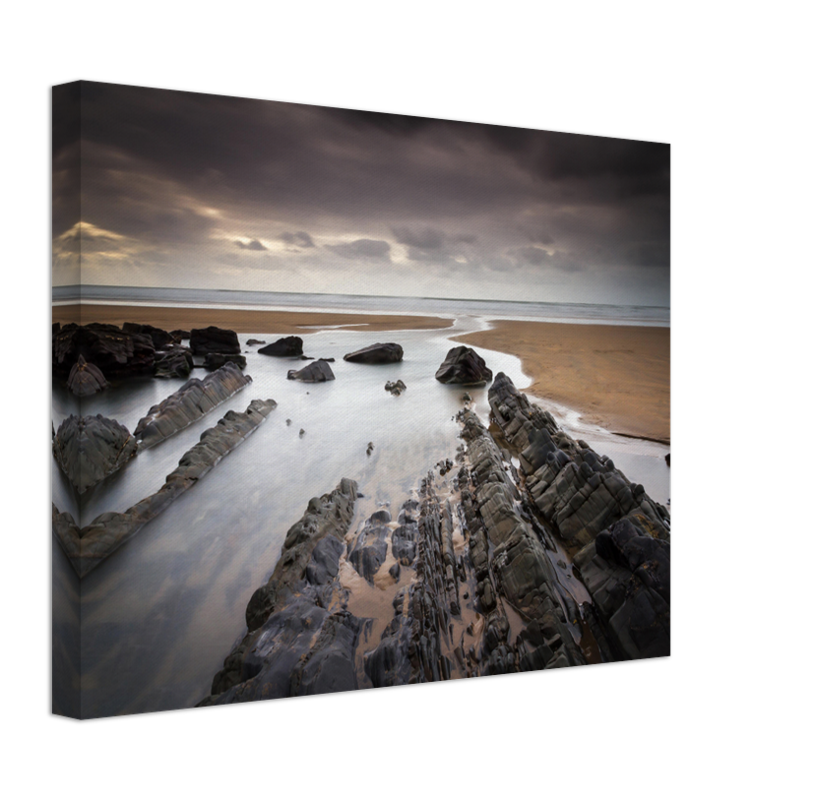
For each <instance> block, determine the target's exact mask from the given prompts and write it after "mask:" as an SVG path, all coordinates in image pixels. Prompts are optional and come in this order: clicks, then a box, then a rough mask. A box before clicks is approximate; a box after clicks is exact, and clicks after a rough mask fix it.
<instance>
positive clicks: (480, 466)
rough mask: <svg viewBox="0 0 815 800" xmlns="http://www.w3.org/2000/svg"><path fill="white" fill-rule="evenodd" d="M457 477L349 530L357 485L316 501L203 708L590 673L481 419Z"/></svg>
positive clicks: (470, 419) (574, 626)
mask: <svg viewBox="0 0 815 800" xmlns="http://www.w3.org/2000/svg"><path fill="white" fill-rule="evenodd" d="M461 419H462V422H463V427H464V430H463V437H464V439H465V442H466V444H467V446H466V452H464V453H463V455H462V456H461V458H463V460H464V464H463V465H462V466H461V468H460V470H459V472H458V475H457V476H456V477H455V478H454V479H452V480H448V481H443V482H442V483H437V480H436V478H435V476H434V475H433V473H430V474H428V475H427V476H426V477H425V478H424V479H423V480H422V482H421V486H420V489H419V491H418V496H417V497H411V498H408V499H406V500H405V501H404V503H403V504H402V506H401V508H400V510H399V513H398V515H397V519H396V520H395V521H394V520H393V519H392V516H391V514H390V512H389V511H388V510H387V509H379V510H378V511H375V512H374V513H373V514H371V515H370V516H369V518H368V519H367V520H365V521H363V522H362V523H361V524H360V525H359V526H358V527H356V529H355V530H354V529H353V528H352V527H351V524H350V523H351V520H352V517H353V501H354V498H355V497H356V486H355V484H353V482H352V481H343V483H342V484H341V485H340V486H339V487H337V489H335V490H334V492H332V493H331V494H329V495H324V496H323V497H322V498H319V499H318V498H315V499H313V500H311V501H310V503H309V507H308V509H307V511H306V513H305V514H304V516H303V518H302V519H301V520H300V521H299V522H297V523H296V524H295V525H294V526H293V527H292V528H291V529H290V530H289V532H288V534H287V536H286V540H285V542H284V544H283V549H282V553H281V556H280V560H279V561H278V563H277V566H276V567H275V570H274V572H273V574H272V577H271V578H270V580H269V581H268V582H267V583H266V584H265V585H264V586H263V587H261V588H260V589H258V590H257V591H256V592H255V594H254V595H253V596H252V599H251V600H250V602H249V605H248V607H247V610H246V624H247V633H246V634H245V636H244V637H243V639H242V641H241V642H240V643H239V644H238V646H237V647H235V648H234V649H233V651H232V652H231V653H230V654H229V655H228V656H227V658H226V660H225V662H224V668H223V669H222V670H221V671H220V672H219V673H218V674H217V675H216V676H215V678H214V680H213V684H212V689H211V694H210V695H209V696H208V697H206V698H205V699H204V700H203V701H202V704H204V705H210V704H222V703H231V702H242V701H247V700H256V699H266V698H273V697H285V696H294V695H299V694H315V693H319V692H331V691H345V690H350V689H357V688H368V687H377V686H394V685H400V684H407V683H422V682H427V681H436V680H449V679H454V678H464V677H474V676H477V675H493V674H500V673H506V672H517V671H525V670H534V669H541V668H552V667H561V666H569V665H579V664H584V663H586V658H585V657H584V654H583V652H582V650H581V647H580V645H579V643H578V642H579V639H580V630H581V628H580V610H579V608H578V605H577V603H576V602H575V601H574V599H573V598H572V597H571V595H570V594H569V593H568V592H566V591H565V590H564V589H563V588H562V587H561V586H560V583H559V580H558V577H557V575H556V574H555V569H554V567H553V565H552V562H551V559H550V557H549V555H547V552H546V547H545V545H544V543H543V541H542V540H541V538H540V536H539V533H538V532H537V530H536V528H535V526H534V524H533V523H532V522H531V521H530V520H529V519H528V518H525V516H524V514H523V512H522V510H521V507H520V503H519V496H518V493H517V490H516V488H515V486H514V484H513V481H512V478H511V476H510V475H509V474H508V473H507V471H506V468H505V462H504V460H503V456H502V453H501V451H500V450H499V448H498V447H497V446H496V444H495V443H494V441H493V440H492V437H491V436H490V434H489V433H488V431H487V430H486V429H485V428H484V427H483V425H482V424H481V423H480V422H479V420H478V418H477V417H476V416H475V414H473V413H472V412H464V413H463V415H462V418H461Z"/></svg>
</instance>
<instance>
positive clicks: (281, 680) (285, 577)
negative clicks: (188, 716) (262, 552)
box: [204, 478, 361, 705]
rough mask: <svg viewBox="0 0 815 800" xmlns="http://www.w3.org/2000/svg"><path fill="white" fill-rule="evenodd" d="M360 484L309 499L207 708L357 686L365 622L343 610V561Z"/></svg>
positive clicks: (260, 591)
mask: <svg viewBox="0 0 815 800" xmlns="http://www.w3.org/2000/svg"><path fill="white" fill-rule="evenodd" d="M356 489H357V485H356V483H355V482H354V481H351V480H348V479H347V478H343V480H342V481H341V482H340V484H339V486H337V488H336V489H335V490H334V491H333V492H331V493H329V494H325V495H323V496H322V497H319V498H318V497H315V498H313V499H311V500H310V501H309V504H308V508H307V509H306V512H305V514H304V515H303V517H302V519H300V520H299V521H298V522H297V523H295V524H294V525H293V526H292V527H291V528H290V529H289V531H288V533H287V535H286V540H285V542H284V544H283V553H282V555H281V557H280V560H279V561H278V562H277V566H276V567H275V569H274V572H273V573H272V576H271V578H270V579H269V580H268V582H267V583H266V584H264V585H263V586H261V587H260V588H259V589H258V590H257V591H256V592H255V593H254V594H253V595H252V598H251V599H250V601H249V605H248V606H247V608H246V626H247V629H248V633H247V634H246V636H244V638H243V640H242V641H241V642H240V644H239V645H238V646H237V647H236V648H235V650H234V651H233V652H232V653H231V654H230V655H229V656H228V657H227V659H226V661H225V662H224V668H223V669H222V670H221V671H220V672H219V673H218V674H217V675H216V676H215V678H214V680H213V682H212V696H210V697H208V698H207V699H206V700H205V701H204V703H205V704H207V705H209V704H222V703H235V702H242V701H247V700H260V699H266V698H272V697H289V696H294V695H307V694H319V693H323V692H333V691H343V690H346V689H355V688H357V686H358V684H357V675H356V670H355V667H354V658H353V654H354V649H355V647H356V645H357V640H358V636H359V631H360V627H361V623H360V621H359V620H358V619H357V618H356V617H355V616H354V615H353V614H351V613H349V612H348V611H347V610H345V609H344V608H342V598H341V590H340V587H339V585H338V583H337V575H338V573H339V557H340V553H341V552H342V551H343V550H344V548H345V545H344V539H345V535H346V533H347V532H348V526H349V525H350V523H351V520H352V518H353V515H354V503H355V501H356Z"/></svg>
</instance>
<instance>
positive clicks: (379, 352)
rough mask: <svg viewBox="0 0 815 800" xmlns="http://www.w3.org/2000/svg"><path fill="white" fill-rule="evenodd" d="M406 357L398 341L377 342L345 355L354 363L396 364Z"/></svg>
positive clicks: (347, 359)
mask: <svg viewBox="0 0 815 800" xmlns="http://www.w3.org/2000/svg"><path fill="white" fill-rule="evenodd" d="M403 357H404V350H403V349H402V345H400V344H396V342H386V343H384V344H383V343H381V342H377V343H376V344H372V345H369V346H368V347H363V348H361V349H360V350H354V352H353V353H347V354H346V355H344V356H343V359H344V360H345V361H350V362H351V363H353V364H395V363H397V362H399V361H401V360H402V358H403Z"/></svg>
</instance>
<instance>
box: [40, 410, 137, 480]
mask: <svg viewBox="0 0 815 800" xmlns="http://www.w3.org/2000/svg"><path fill="white" fill-rule="evenodd" d="M53 449H54V457H55V458H56V459H57V463H58V464H59V466H60V469H62V471H63V472H64V473H65V474H66V475H67V476H68V480H69V481H70V482H71V483H72V484H73V486H74V488H75V489H76V491H77V492H78V493H79V494H84V493H85V492H86V491H87V490H88V489H90V488H91V486H95V485H96V484H97V483H99V481H101V480H103V479H104V478H107V477H108V475H112V474H113V473H114V472H116V471H117V470H120V469H121V468H122V467H123V466H124V465H125V464H126V463H127V462H128V461H129V460H130V459H131V458H133V456H135V455H136V451H137V449H138V446H137V444H136V439H135V438H134V437H133V436H132V435H131V434H130V431H128V429H127V428H126V427H125V426H124V425H122V424H121V423H119V422H116V420H114V419H108V418H107V417H103V416H102V415H101V414H97V415H96V416H95V417H77V416H74V415H73V414H71V416H70V417H68V418H67V419H65V420H63V422H62V424H61V425H60V426H59V430H58V431H57V435H56V436H55V437H54V441H53Z"/></svg>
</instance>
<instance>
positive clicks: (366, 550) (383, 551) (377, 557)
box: [348, 509, 391, 585]
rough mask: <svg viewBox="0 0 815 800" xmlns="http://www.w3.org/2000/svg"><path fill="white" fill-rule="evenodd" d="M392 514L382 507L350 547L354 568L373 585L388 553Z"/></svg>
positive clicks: (372, 516) (350, 560)
mask: <svg viewBox="0 0 815 800" xmlns="http://www.w3.org/2000/svg"><path fill="white" fill-rule="evenodd" d="M390 521H391V515H390V513H389V512H388V511H386V510H384V509H382V510H380V511H376V512H374V513H373V514H371V516H370V517H369V519H368V520H367V522H366V523H365V525H364V526H363V528H362V530H361V531H360V532H359V533H358V534H357V535H356V537H355V538H354V542H353V544H352V545H351V546H350V548H349V552H348V561H349V562H350V563H351V565H352V566H353V567H354V569H355V570H356V571H357V572H358V573H359V574H360V575H361V576H362V577H363V578H365V580H366V581H368V583H370V584H371V585H373V582H374V575H376V573H377V572H378V571H379V568H380V567H381V566H382V564H383V563H384V561H385V558H386V557H387V555H388V542H387V536H388V533H390V527H389V523H390Z"/></svg>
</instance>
